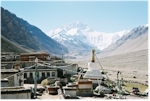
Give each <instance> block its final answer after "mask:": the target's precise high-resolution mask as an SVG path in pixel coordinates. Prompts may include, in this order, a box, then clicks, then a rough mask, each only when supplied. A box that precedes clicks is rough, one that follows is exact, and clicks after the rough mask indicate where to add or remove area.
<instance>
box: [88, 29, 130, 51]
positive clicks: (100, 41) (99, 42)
mask: <svg viewBox="0 0 150 101" xmlns="http://www.w3.org/2000/svg"><path fill="white" fill-rule="evenodd" d="M127 33H129V31H128V30H124V31H120V32H116V33H104V32H97V31H92V32H89V33H87V35H86V36H87V37H88V40H89V41H90V42H91V43H92V44H94V45H96V46H97V47H98V49H100V50H103V49H105V48H107V47H108V46H109V45H111V44H113V43H115V42H116V41H117V40H118V39H120V38H121V37H122V36H123V35H126V34H127Z"/></svg>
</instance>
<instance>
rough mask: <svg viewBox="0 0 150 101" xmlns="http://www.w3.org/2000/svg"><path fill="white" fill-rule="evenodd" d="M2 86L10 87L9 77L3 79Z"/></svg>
mask: <svg viewBox="0 0 150 101" xmlns="http://www.w3.org/2000/svg"><path fill="white" fill-rule="evenodd" d="M1 87H8V79H3V80H1Z"/></svg>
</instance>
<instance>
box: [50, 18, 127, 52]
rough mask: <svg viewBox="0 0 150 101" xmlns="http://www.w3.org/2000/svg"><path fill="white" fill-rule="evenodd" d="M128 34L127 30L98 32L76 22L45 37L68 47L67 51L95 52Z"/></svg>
mask: <svg viewBox="0 0 150 101" xmlns="http://www.w3.org/2000/svg"><path fill="white" fill-rule="evenodd" d="M128 32H129V31H127V30H124V31H120V32H116V33H104V32H98V31H94V30H93V29H92V28H90V27H89V26H88V25H87V24H84V23H82V22H81V21H76V22H74V23H72V24H68V25H65V26H61V27H59V28H57V29H55V30H51V31H49V32H48V33H47V35H48V36H50V37H51V38H53V39H55V40H56V41H58V42H60V43H62V44H63V45H64V46H66V47H69V51H91V49H93V48H94V49H96V50H103V49H105V48H107V47H108V46H109V45H111V44H112V43H115V42H116V41H117V40H118V39H120V38H121V37H122V36H123V35H125V34H127V33H128Z"/></svg>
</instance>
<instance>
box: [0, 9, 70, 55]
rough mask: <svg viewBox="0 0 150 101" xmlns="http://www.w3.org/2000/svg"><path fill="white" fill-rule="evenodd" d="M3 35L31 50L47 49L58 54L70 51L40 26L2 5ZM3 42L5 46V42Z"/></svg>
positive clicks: (46, 50)
mask: <svg viewBox="0 0 150 101" xmlns="http://www.w3.org/2000/svg"><path fill="white" fill-rule="evenodd" d="M43 23H44V22H43ZM1 35H2V36H3V37H5V38H6V39H8V40H9V41H12V42H14V43H17V44H19V45H20V46H21V47H23V48H26V49H29V50H36V51H45V52H49V53H52V54H57V55H60V54H64V53H68V50H67V48H66V47H65V46H63V45H61V44H59V43H58V42H56V41H54V40H53V39H51V38H50V37H48V36H47V35H46V34H45V33H43V32H42V31H41V30H40V29H39V28H37V27H35V26H33V25H30V24H29V23H28V22H27V21H25V20H23V19H21V18H18V17H17V16H16V15H15V14H12V13H10V12H9V11H7V10H5V9H3V8H2V7H1ZM1 44H2V46H3V42H2V43H1ZM10 47H11V46H10Z"/></svg>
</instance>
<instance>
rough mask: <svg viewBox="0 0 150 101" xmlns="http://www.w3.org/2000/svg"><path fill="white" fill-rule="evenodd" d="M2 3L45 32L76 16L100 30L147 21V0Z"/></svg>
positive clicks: (130, 27) (132, 25) (113, 29)
mask: <svg viewBox="0 0 150 101" xmlns="http://www.w3.org/2000/svg"><path fill="white" fill-rule="evenodd" d="M1 6H2V7H3V8H4V9H7V10H9V11H10V12H12V13H14V14H16V16H18V17H20V18H23V19H24V20H26V21H28V22H29V23H30V24H32V25H35V26H37V27H38V28H40V29H41V30H42V31H43V32H45V33H47V32H48V31H50V30H53V29H56V28H58V27H60V26H62V25H67V24H70V23H73V22H75V21H77V20H78V21H81V22H83V23H85V24H87V25H89V27H91V28H92V29H93V30H96V31H101V32H117V31H121V30H125V29H126V30H131V29H133V28H134V27H137V26H139V25H141V24H148V1H120V2H119V1H87V2H85V1H78V2H75V1H70V2H69V1H2V2H1Z"/></svg>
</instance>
